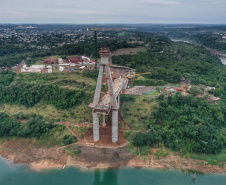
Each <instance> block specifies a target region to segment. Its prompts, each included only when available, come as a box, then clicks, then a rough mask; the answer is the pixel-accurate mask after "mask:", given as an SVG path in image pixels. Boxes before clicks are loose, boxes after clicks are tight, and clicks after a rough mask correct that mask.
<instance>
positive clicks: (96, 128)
mask: <svg viewBox="0 0 226 185" xmlns="http://www.w3.org/2000/svg"><path fill="white" fill-rule="evenodd" d="M93 140H94V141H99V115H98V114H97V113H93Z"/></svg>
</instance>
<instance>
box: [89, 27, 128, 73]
mask: <svg viewBox="0 0 226 185" xmlns="http://www.w3.org/2000/svg"><path fill="white" fill-rule="evenodd" d="M97 25H98V24H95V28H89V27H88V28H87V31H89V30H92V31H94V43H95V62H97V56H98V43H97V31H98V30H101V31H112V30H128V28H97ZM95 69H96V70H97V65H95Z"/></svg>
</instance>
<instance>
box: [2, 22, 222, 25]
mask: <svg viewBox="0 0 226 185" xmlns="http://www.w3.org/2000/svg"><path fill="white" fill-rule="evenodd" d="M0 24H1V25H2V24H11V25H28V24H32V25H47V24H55V25H95V24H97V25H111V24H116V25H117V24H128V25H226V23H52V22H49V23H10V22H8V23H7V22H6V23H1V22H0Z"/></svg>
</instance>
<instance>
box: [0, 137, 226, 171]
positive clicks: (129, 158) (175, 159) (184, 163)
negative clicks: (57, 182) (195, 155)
mask: <svg viewBox="0 0 226 185" xmlns="http://www.w3.org/2000/svg"><path fill="white" fill-rule="evenodd" d="M21 141H22V142H21ZM0 156H3V157H5V158H7V159H8V160H10V161H11V162H14V163H27V164H30V165H31V168H32V169H35V170H41V169H49V168H62V167H63V166H64V165H66V166H79V167H82V168H118V167H125V166H130V167H151V168H156V169H157V168H163V169H183V170H193V171H199V172H202V173H224V174H226V167H225V166H224V167H219V166H217V165H214V166H211V165H208V164H207V162H205V161H202V160H194V159H187V158H183V157H181V156H180V155H176V154H175V153H171V154H169V155H167V156H166V157H157V156H155V155H153V154H149V155H146V156H134V155H132V154H131V153H130V152H129V151H128V150H127V149H126V147H122V148H120V149H117V148H95V147H88V146H83V147H82V148H81V153H80V154H79V155H77V156H74V157H71V156H69V155H67V154H66V153H65V151H64V148H62V147H49V148H46V147H37V146H36V147H35V146H33V145H32V143H31V142H29V141H26V140H20V141H13V142H12V141H10V142H8V141H7V142H5V143H3V144H2V145H1V146H0Z"/></svg>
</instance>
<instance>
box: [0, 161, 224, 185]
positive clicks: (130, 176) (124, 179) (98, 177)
mask: <svg viewBox="0 0 226 185" xmlns="http://www.w3.org/2000/svg"><path fill="white" fill-rule="evenodd" d="M0 184H1V185H63V184H65V185H191V184H192V185H225V184H226V175H221V174H196V179H195V180H193V178H192V176H191V175H190V174H184V173H183V172H182V171H179V170H156V169H155V170H154V169H151V168H139V169H138V168H132V167H127V168H118V169H83V168H77V167H67V168H66V169H65V170H61V169H51V170H41V171H35V170H32V169H31V168H30V167H29V165H21V164H13V163H10V162H8V161H7V160H5V159H3V158H0Z"/></svg>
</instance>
